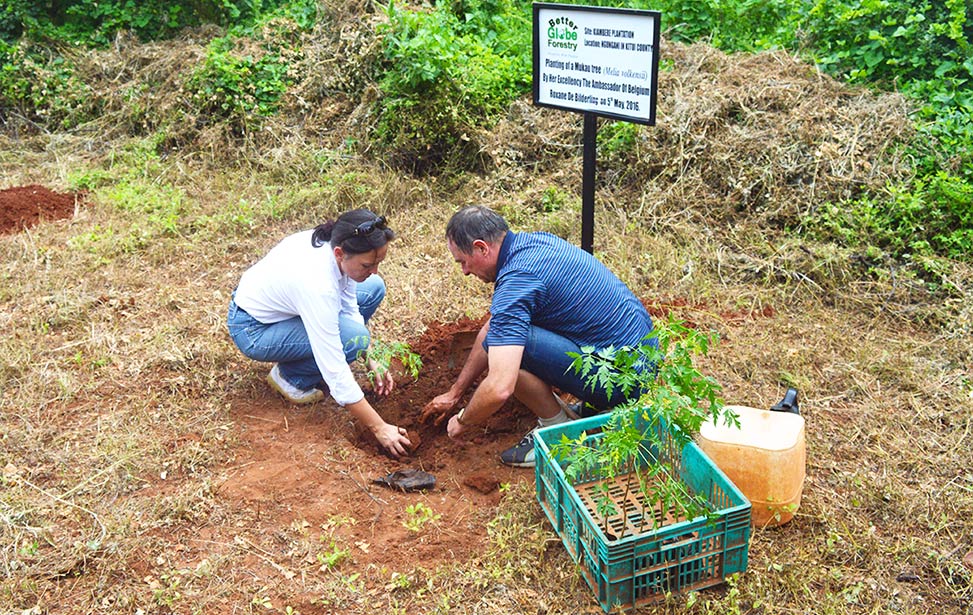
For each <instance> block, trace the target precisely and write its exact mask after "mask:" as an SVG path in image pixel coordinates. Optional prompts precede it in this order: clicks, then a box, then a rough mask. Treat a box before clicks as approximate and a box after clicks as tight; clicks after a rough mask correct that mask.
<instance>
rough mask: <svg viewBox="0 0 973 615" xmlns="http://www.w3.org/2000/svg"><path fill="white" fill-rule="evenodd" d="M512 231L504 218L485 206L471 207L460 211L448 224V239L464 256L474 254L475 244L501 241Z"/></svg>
mask: <svg viewBox="0 0 973 615" xmlns="http://www.w3.org/2000/svg"><path fill="white" fill-rule="evenodd" d="M508 230H510V227H509V226H508V225H507V221H506V220H504V219H503V216H501V215H500V214H498V213H497V212H495V211H493V210H492V209H490V208H489V207H484V206H483V205H469V206H467V207H464V208H463V209H461V210H459V211H458V212H456V213H455V214H453V217H452V218H450V219H449V222H448V223H447V224H446V238H447V239H449V240H450V241H452V242H453V245H454V246H456V248H457V249H459V251H460V252H462V253H464V254H471V253H472V252H473V242H474V241H476V240H477V239H481V240H483V241H486V242H488V243H496V242H497V241H500V239H501V238H502V237H503V235H504V233H506V232H507V231H508Z"/></svg>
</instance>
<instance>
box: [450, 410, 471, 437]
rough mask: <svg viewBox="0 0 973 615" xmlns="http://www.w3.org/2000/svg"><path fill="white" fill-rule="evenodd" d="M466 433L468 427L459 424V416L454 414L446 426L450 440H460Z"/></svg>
mask: <svg viewBox="0 0 973 615" xmlns="http://www.w3.org/2000/svg"><path fill="white" fill-rule="evenodd" d="M465 431H466V426H465V425H463V424H462V423H460V422H459V414H454V415H453V416H452V417H450V419H449V423H447V424H446V433H448V434H449V437H450V438H458V437H460V436H461V435H463V432H465Z"/></svg>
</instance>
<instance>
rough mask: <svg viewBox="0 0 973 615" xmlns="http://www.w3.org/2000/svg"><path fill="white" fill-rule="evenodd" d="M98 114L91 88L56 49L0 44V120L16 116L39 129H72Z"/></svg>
mask: <svg viewBox="0 0 973 615" xmlns="http://www.w3.org/2000/svg"><path fill="white" fill-rule="evenodd" d="M97 113H98V101H97V99H95V97H93V96H92V92H91V88H90V87H89V86H88V85H86V84H85V83H84V81H83V80H82V79H81V78H79V77H78V76H77V75H76V74H75V70H74V66H73V65H72V63H71V61H70V60H69V59H67V58H66V57H64V56H62V55H60V53H59V52H58V51H57V50H56V49H55V48H51V47H41V46H39V45H36V44H32V43H29V42H20V43H14V44H10V43H5V42H3V41H0V121H2V122H3V123H6V122H8V121H9V120H10V119H11V118H12V115H13V114H16V115H17V116H19V117H20V118H23V119H26V120H28V121H29V122H32V123H34V124H37V125H39V126H44V127H51V128H53V129H59V128H72V127H74V126H77V125H78V124H80V123H82V122H84V121H86V120H89V119H91V118H93V117H95V116H96V115H97Z"/></svg>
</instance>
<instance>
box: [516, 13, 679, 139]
mask: <svg viewBox="0 0 973 615" xmlns="http://www.w3.org/2000/svg"><path fill="white" fill-rule="evenodd" d="M533 7H534V104H537V105H543V106H548V107H557V108H560V109H568V110H572V111H582V112H594V113H597V114H598V115H605V116H610V117H615V118H618V119H624V120H628V121H632V122H638V123H641V124H655V103H656V91H657V86H656V79H657V77H658V72H659V22H660V14H659V12H658V11H640V10H635V9H610V8H602V7H586V6H576V5H567V4H546V3H535V4H534V5H533Z"/></svg>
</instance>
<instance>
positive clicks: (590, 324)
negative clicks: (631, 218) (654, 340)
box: [486, 231, 652, 349]
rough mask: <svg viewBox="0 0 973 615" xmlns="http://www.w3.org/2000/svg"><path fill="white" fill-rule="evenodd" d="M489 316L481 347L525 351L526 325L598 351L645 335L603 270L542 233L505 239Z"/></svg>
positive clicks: (625, 294)
mask: <svg viewBox="0 0 973 615" xmlns="http://www.w3.org/2000/svg"><path fill="white" fill-rule="evenodd" d="M490 314H491V316H490V328H489V331H488V332H487V337H486V345H487V346H526V345H527V332H528V328H529V327H530V326H535V327H540V328H542V329H546V330H548V331H550V332H552V333H556V334H558V335H560V336H562V337H565V338H567V339H569V340H571V341H573V342H574V343H576V344H577V345H578V346H594V347H595V348H598V349H601V348H606V347H608V346H614V347H616V348H618V347H619V346H637V345H639V344H640V343H642V342H643V340H644V338H645V337H646V336H647V335H648V334H649V333H650V332H651V331H652V318H651V317H650V316H649V313H648V312H647V311H646V310H645V307H644V306H643V305H642V302H641V301H639V300H638V298H637V297H636V296H635V295H634V294H633V293H632V291H631V290H629V288H628V287H627V286H625V284H624V283H622V281H621V280H619V279H618V277H617V276H616V275H615V274H614V273H612V272H611V271H610V270H609V269H608V267H606V266H605V265H604V264H602V262H601V261H599V260H598V259H596V258H595V257H594V256H592V255H591V254H588V253H587V252H585V251H584V250H582V249H581V248H578V247H577V246H574V245H572V244H570V243H568V242H567V241H565V240H563V239H561V238H560V237H557V236H556V235H552V234H550V233H543V232H533V233H514V232H513V231H508V232H507V234H506V236H505V237H504V240H503V244H502V245H501V247H500V253H499V255H498V257H497V278H496V282H495V287H494V291H493V301H492V303H491V305H490Z"/></svg>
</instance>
